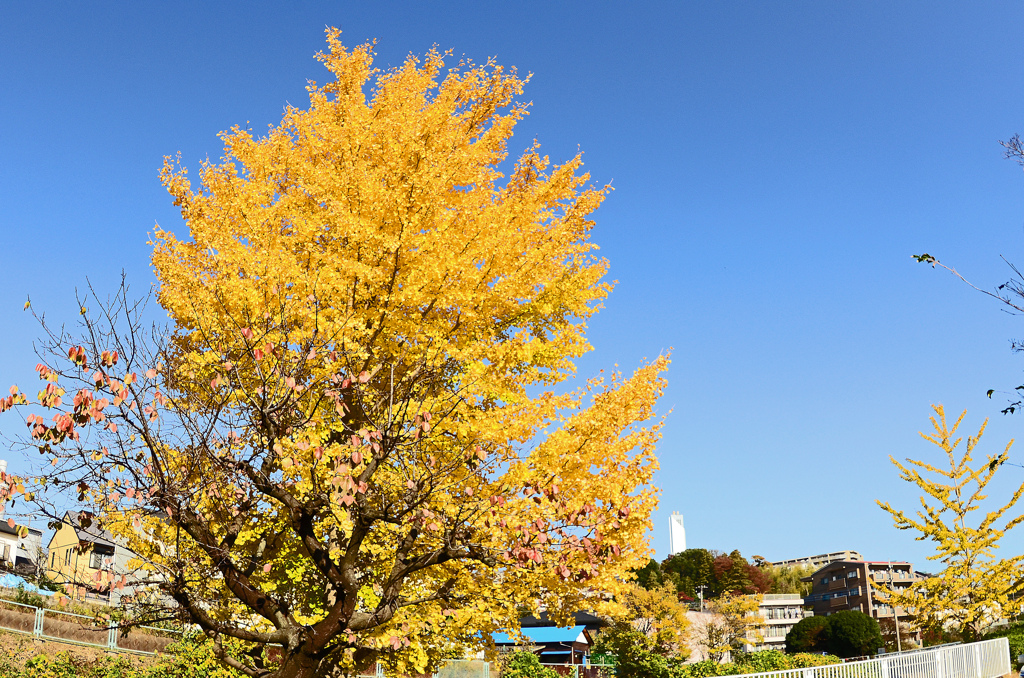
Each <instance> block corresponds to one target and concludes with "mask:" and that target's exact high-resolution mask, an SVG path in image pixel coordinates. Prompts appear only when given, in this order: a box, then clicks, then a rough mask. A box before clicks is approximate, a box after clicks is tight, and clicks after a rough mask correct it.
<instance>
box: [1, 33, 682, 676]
mask: <svg viewBox="0 0 1024 678" xmlns="http://www.w3.org/2000/svg"><path fill="white" fill-rule="evenodd" d="M327 41H328V47H329V49H328V50H327V51H325V52H324V53H321V54H319V55H318V58H319V60H320V61H321V62H322V63H323V64H324V65H325V66H326V67H327V69H328V70H329V72H330V77H331V79H330V81H329V82H328V83H326V84H324V85H322V86H321V85H318V84H316V83H311V84H310V85H309V86H308V92H309V105H308V107H305V108H294V107H289V108H287V109H286V111H285V113H284V116H283V119H282V121H281V122H280V124H278V125H276V126H273V127H271V128H270V129H269V130H268V131H267V132H266V133H265V134H264V135H262V136H257V135H254V134H253V133H252V132H251V131H250V130H248V129H242V128H238V127H236V128H233V129H232V130H230V131H227V132H224V133H222V135H221V136H222V139H223V142H224V157H223V159H222V161H221V162H219V163H209V162H208V163H206V164H204V165H203V167H202V169H201V171H200V172H199V180H200V186H199V188H197V189H193V186H192V184H191V182H190V179H189V176H188V174H187V171H186V169H185V168H184V167H182V166H180V163H179V162H178V161H176V160H173V159H168V160H167V162H166V163H165V166H164V168H163V171H162V174H161V177H162V181H163V184H164V185H165V186H166V188H167V190H168V191H169V192H170V194H171V196H173V199H174V202H175V204H176V205H177V206H179V207H180V209H181V214H182V217H183V219H184V222H185V225H186V226H187V236H185V237H181V236H178V235H176V234H174V233H173V232H172V231H171V230H168V229H164V228H157V229H156V230H155V232H154V234H153V237H152V245H153V255H152V264H153V268H154V271H155V273H156V276H157V280H158V287H157V292H156V294H157V300H158V302H159V304H160V305H161V306H162V308H163V309H165V310H166V313H167V314H168V316H169V325H168V326H167V327H166V328H160V327H157V328H154V329H147V328H146V326H145V324H144V320H143V319H144V317H145V314H144V313H143V312H142V311H141V309H140V306H139V305H138V303H137V302H135V301H134V300H133V298H132V295H131V294H130V292H129V291H128V288H127V287H126V286H124V285H122V288H121V289H120V290H119V291H118V292H117V293H116V294H115V295H114V296H113V297H111V298H109V299H104V298H102V296H101V295H95V296H94V298H92V299H91V300H89V301H88V303H84V302H83V303H82V304H81V305H82V306H83V315H82V316H81V317H82V326H83V328H84V331H83V332H81V333H78V334H70V333H66V332H64V331H63V330H52V331H51V330H47V331H48V334H47V336H46V346H45V348H44V349H43V350H42V357H43V359H42V361H41V362H40V364H39V365H38V366H37V371H38V373H39V377H40V378H41V379H42V380H43V382H44V387H43V388H42V390H40V391H39V393H38V395H37V396H36V397H35V398H31V397H30V396H29V395H28V394H27V393H26V392H25V391H24V390H21V389H17V388H14V389H12V394H11V396H10V397H8V398H5V399H4V400H2V401H0V409H11V408H14V409H16V410H20V411H22V413H23V415H24V416H26V421H27V425H28V430H29V434H30V436H31V440H30V441H29V442H30V443H31V444H32V445H33V446H34V447H36V448H38V450H39V451H40V452H41V453H42V454H43V455H44V458H45V459H48V460H49V471H48V472H46V473H45V474H39V476H38V477H36V478H34V479H28V480H31V481H32V482H28V481H26V484H27V487H24V488H22V489H23V491H24V492H28V493H31V492H36V493H37V494H38V497H37V498H36V499H37V501H39V502H40V503H41V505H42V506H44V507H47V506H48V507H50V508H49V509H48V510H50V511H51V512H52V513H53V514H54V516H55V517H56V516H58V515H59V513H60V512H59V511H57V510H56V508H57V506H59V505H60V501H61V498H67V497H68V496H69V494H70V498H71V500H72V501H77V502H78V509H76V510H79V511H81V513H80V514H79V515H80V517H82V518H83V519H84V520H87V521H89V520H91V521H94V522H95V523H97V524H98V526H100V527H103V528H104V529H108V530H110V531H111V532H112V533H114V534H115V535H116V536H117V537H118V538H120V539H122V540H124V542H125V544H126V545H127V546H128V547H129V548H130V550H131V551H132V552H133V553H134V554H136V555H137V558H136V559H135V561H134V562H133V567H135V568H138V570H139V572H145V573H148V574H147V575H145V577H144V578H143V583H145V582H148V583H149V584H150V586H149V587H148V588H149V589H151V591H149V595H143V594H144V593H146V591H145V590H142V591H140V592H139V595H137V596H136V598H135V603H134V607H133V608H132V610H133V611H134V613H135V616H134V617H133V618H132V619H130V620H129V621H134V622H139V621H145V620H152V619H153V618H154V616H160V615H168V616H176V617H177V618H180V619H182V620H184V621H187V622H189V623H191V624H195V625H197V626H198V627H199V628H200V629H201V630H202V632H203V633H205V634H206V635H207V636H208V637H209V638H210V639H212V642H213V643H214V647H215V650H216V652H217V654H218V656H219V657H220V658H221V659H222V661H224V662H225V663H227V664H229V665H230V666H232V667H234V668H236V669H238V670H240V671H242V672H244V673H245V674H247V675H250V676H253V677H255V678H262V677H264V676H280V677H282V678H284V677H298V676H319V675H328V674H335V673H339V672H342V673H344V672H350V671H352V670H355V669H357V668H361V667H364V666H366V665H367V664H369V663H370V662H372V661H375V660H376V661H382V662H384V663H385V665H386V666H387V667H388V669H389V670H393V671H409V672H423V671H426V670H428V669H429V668H430V667H432V666H436V664H437V662H438V661H439V660H441V659H443V658H445V657H452V656H461V654H462V653H463V652H465V650H466V649H467V648H476V647H480V646H482V645H486V644H487V642H488V640H489V638H490V634H491V633H492V632H495V631H498V630H509V629H512V630H514V629H515V628H516V627H517V624H518V618H519V616H520V615H521V614H522V613H523V612H524V611H533V612H537V611H538V610H539V609H541V608H544V609H546V610H547V612H548V613H549V615H551V616H552V617H553V618H555V619H556V620H562V621H567V620H568V619H569V615H570V614H571V613H572V612H573V611H575V610H578V609H581V608H590V609H599V608H600V607H601V606H602V605H607V604H609V603H607V602H605V601H608V600H612V599H613V598H614V596H615V594H616V593H618V592H619V591H621V588H622V587H623V586H624V585H625V582H626V580H627V579H628V578H629V576H628V573H629V572H630V570H631V569H632V568H636V567H638V566H639V565H640V564H642V563H644V562H646V558H647V555H648V552H649V549H648V547H647V544H646V537H645V532H646V530H647V528H648V526H649V521H650V514H651V511H652V509H653V507H654V506H655V503H656V499H657V491H656V490H655V488H654V487H653V486H652V485H651V478H652V474H653V472H654V471H655V469H656V466H657V462H656V458H655V456H654V448H655V444H656V441H657V440H658V438H659V436H660V428H661V421H660V420H659V419H658V418H657V417H656V413H655V405H656V401H657V398H658V396H659V395H660V393H661V391H662V390H663V388H664V386H665V381H664V377H663V373H664V371H665V369H666V368H667V365H668V359H667V356H664V355H662V356H660V357H658V358H657V359H655V360H654V361H653V362H650V363H645V364H644V365H642V366H641V367H639V368H638V369H637V370H636V371H635V372H634V373H633V374H632V376H628V377H627V376H622V375H620V374H619V373H613V374H610V375H607V376H598V377H595V378H592V379H590V380H588V381H586V382H585V384H584V386H582V387H581V388H576V389H565V388H563V389H561V390H558V389H557V387H558V386H559V384H563V383H564V381H565V380H566V379H567V378H569V377H571V376H572V375H573V374H574V363H575V360H576V359H578V358H579V357H580V356H581V355H583V354H584V353H585V352H586V351H587V350H588V349H589V344H588V342H587V339H586V328H587V321H588V319H589V318H590V317H591V316H592V315H593V314H594V313H595V312H596V311H597V310H598V309H599V307H600V304H601V302H602V300H603V299H604V298H605V297H606V295H607V294H608V292H609V290H610V284H609V283H608V282H605V281H603V280H602V278H603V276H604V274H605V273H606V270H607V263H606V262H605V261H604V260H603V259H601V258H599V257H598V256H597V255H596V246H595V245H594V244H592V243H591V242H590V239H589V235H590V231H591V228H592V222H591V220H590V215H591V214H592V212H593V211H594V210H595V209H596V208H597V207H598V205H599V204H600V203H601V201H602V199H603V198H604V197H605V195H606V193H607V190H608V189H607V187H605V188H595V187H593V186H592V185H591V184H590V179H589V177H588V175H587V174H585V173H583V172H582V170H581V165H582V163H581V158H580V157H579V156H577V157H574V158H571V159H569V160H568V161H567V162H564V163H563V164H560V165H556V164H552V163H551V162H550V161H549V160H548V158H547V157H545V156H542V155H541V154H540V150H539V147H538V146H537V144H536V143H534V144H533V145H532V146H530V147H529V148H528V149H527V150H526V151H525V152H524V153H523V154H521V155H520V156H519V157H518V158H516V159H515V160H514V161H512V160H510V159H509V158H508V152H507V148H506V146H507V144H508V141H509V139H510V137H511V135H512V132H513V128H514V127H515V125H516V123H517V122H518V121H519V120H521V119H522V118H523V116H525V115H526V113H527V109H526V106H525V105H523V104H521V103H517V101H516V97H518V96H520V95H521V94H522V91H523V86H524V80H523V79H521V78H519V77H518V76H517V74H516V72H515V71H514V70H510V69H505V68H503V67H501V66H500V65H498V64H496V63H494V62H493V61H488V62H487V63H485V64H483V65H474V64H472V63H468V62H459V63H457V64H452V63H447V62H446V59H448V57H447V55H446V54H443V53H440V52H437V51H431V52H428V53H427V54H426V55H424V56H423V57H420V58H417V57H412V56H410V57H409V58H408V59H407V60H406V61H405V62H404V63H403V64H402V65H400V66H398V67H396V68H394V69H391V70H387V71H383V72H380V71H377V70H375V69H374V68H373V65H372V62H373V53H372V46H371V45H363V46H361V47H358V48H356V49H351V50H350V49H347V48H345V47H344V46H343V45H342V44H341V42H340V40H339V33H338V31H336V30H333V29H332V30H329V31H328V34H327ZM87 306H88V307H89V310H87V309H86V307H87ZM44 326H45V325H44ZM19 482H20V481H19ZM48 502H49V503H48ZM140 576H142V575H140ZM131 583H132V582H128V581H126V579H125V577H124V576H118V575H117V574H116V573H115V574H114V575H108V574H107V573H104V572H100V573H98V574H97V575H96V581H94V582H91V584H90V585H91V586H93V587H94V588H101V587H108V586H116V587H124V586H125V585H126V584H131ZM145 588H146V587H143V589H145ZM125 623H129V622H125Z"/></svg>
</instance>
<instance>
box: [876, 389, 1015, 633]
mask: <svg viewBox="0 0 1024 678" xmlns="http://www.w3.org/2000/svg"><path fill="white" fill-rule="evenodd" d="M932 409H934V411H935V416H933V417H932V418H931V422H932V428H933V433H928V434H926V433H921V437H923V438H924V439H925V440H927V441H929V442H930V443H932V444H933V445H935V446H936V447H938V448H939V449H941V450H942V453H943V455H944V457H945V458H944V459H943V460H942V461H943V463H935V464H933V463H930V462H928V461H919V460H914V459H908V460H907V462H906V464H904V463H901V462H899V461H897V460H896V459H895V458H893V457H890V460H891V461H892V463H893V464H894V465H895V466H896V468H898V469H899V471H900V478H902V479H903V480H905V481H907V482H910V483H914V484H915V485H917V486H918V487H919V488H920V489H921V490H922V491H923V492H924V495H922V496H921V497H920V504H921V508H920V509H919V510H918V511H917V512H916V515H908V514H907V513H906V512H904V511H901V510H898V509H895V508H893V507H892V505H890V504H889V503H888V502H881V501H880V502H878V505H879V506H881V508H882V509H883V510H885V511H886V512H887V513H889V514H890V515H891V516H892V518H893V521H894V522H895V525H896V528H897V529H900V530H912V531H915V532H918V533H919V534H918V535H917V536H916V537H915V539H916V540H917V541H930V542H933V544H934V547H935V553H934V555H931V556H929V557H928V558H929V560H934V561H936V562H937V563H941V565H942V567H943V570H942V571H941V572H939V573H938V574H936V575H934V576H931V577H928V578H926V579H924V580H923V581H920V582H914V583H913V584H912V585H909V586H904V587H901V586H896V585H893V584H890V585H884V584H876V583H874V582H872V585H873V586H874V587H875V588H876V589H877V594H878V597H879V598H880V599H881V600H882V601H884V602H887V603H888V604H890V605H893V606H895V607H902V608H904V609H905V610H906V611H907V612H908V613H910V614H912V615H913V616H914V618H915V623H916V625H917V626H919V627H922V628H929V627H931V628H935V629H940V630H941V629H943V628H945V629H950V630H954V631H957V632H958V633H959V634H960V635H961V636H962V637H963V638H964V640H976V639H977V638H978V637H979V635H980V634H981V632H982V631H983V630H984V629H985V628H986V627H988V626H989V625H990V624H992V623H993V622H995V621H997V620H999V619H1002V618H1005V617H1012V616H1014V615H1016V614H1019V613H1020V612H1021V603H1020V599H1019V595H1018V594H1019V593H1020V591H1021V590H1022V589H1024V555H1012V556H1009V557H1006V558H1000V557H999V556H998V554H997V549H998V548H999V542H1000V540H1002V538H1003V537H1004V536H1005V535H1006V533H1007V532H1008V531H1010V530H1011V529H1013V528H1014V527H1016V526H1017V525H1019V524H1020V523H1021V521H1022V520H1024V515H1018V514H1016V513H1015V512H1014V511H1013V508H1014V506H1016V504H1017V502H1018V501H1019V500H1020V498H1021V496H1022V495H1024V483H1022V484H1021V485H1020V486H1019V487H1018V488H1017V489H1016V490H1015V491H1014V492H1013V494H1012V495H1011V496H1010V497H1009V499H1008V501H1006V503H1005V504H1003V505H1002V507H1000V508H997V509H995V510H993V511H989V512H987V513H985V514H984V517H979V518H977V519H975V518H974V517H973V516H972V515H971V514H972V513H974V512H975V511H978V510H980V509H982V504H983V502H984V501H985V500H986V499H988V494H987V493H986V488H987V487H988V485H989V483H990V482H991V481H992V479H993V477H994V476H995V474H996V472H997V471H998V470H999V468H1000V467H1001V466H1002V465H1003V464H1004V463H1006V462H1007V460H1008V459H1009V456H1010V446H1011V445H1012V444H1013V441H1010V443H1009V444H1007V445H1006V447H1005V448H1004V449H1003V450H1002V451H1001V452H999V453H997V454H990V455H987V457H986V459H985V460H984V462H982V463H980V464H974V463H972V462H973V461H974V458H973V456H974V450H975V448H976V447H977V445H978V442H979V441H980V440H981V437H982V435H983V434H984V433H985V427H986V426H987V424H988V421H987V420H986V421H985V423H983V424H982V425H981V428H980V429H979V430H978V433H977V434H976V435H974V436H968V438H967V444H966V446H965V449H964V451H963V454H959V453H958V452H957V448H958V447H959V446H960V444H961V442H963V439H962V438H960V437H957V430H958V429H959V428H960V424H961V422H962V421H963V419H964V416H965V415H966V412H963V413H961V414H960V416H959V417H958V418H957V420H956V421H955V422H954V423H953V425H952V426H949V425H948V424H947V422H946V413H945V410H944V409H943V407H942V406H941V405H934V406H933V408H932ZM999 503H1001V502H999Z"/></svg>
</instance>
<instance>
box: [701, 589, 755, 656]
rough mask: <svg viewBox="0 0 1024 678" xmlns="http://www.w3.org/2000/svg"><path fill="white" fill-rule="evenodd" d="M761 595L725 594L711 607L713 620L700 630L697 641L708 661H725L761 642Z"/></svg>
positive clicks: (712, 602)
mask: <svg viewBox="0 0 1024 678" xmlns="http://www.w3.org/2000/svg"><path fill="white" fill-rule="evenodd" d="M760 603H761V596H740V595H732V594H725V595H722V596H721V597H719V598H716V599H715V600H712V601H711V603H710V604H709V605H708V609H709V610H710V611H711V613H712V615H713V616H712V617H711V618H710V619H707V620H705V621H704V624H703V626H702V627H701V628H700V629H698V630H697V632H696V639H697V642H698V644H699V645H701V647H702V648H703V649H704V651H705V653H706V656H707V657H708V659H712V660H714V661H722V660H723V659H725V657H726V656H728V654H729V653H730V652H733V651H736V650H742V649H743V648H744V647H746V646H747V645H757V644H758V643H760V642H761V640H762V637H761V629H763V628H764V617H763V616H762V615H761V614H760V613H759V612H758V608H759V607H760Z"/></svg>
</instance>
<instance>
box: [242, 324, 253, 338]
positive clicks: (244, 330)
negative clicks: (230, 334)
mask: <svg viewBox="0 0 1024 678" xmlns="http://www.w3.org/2000/svg"><path fill="white" fill-rule="evenodd" d="M242 336H243V337H245V338H246V339H249V340H251V339H252V330H251V329H249V328H248V327H243V328H242Z"/></svg>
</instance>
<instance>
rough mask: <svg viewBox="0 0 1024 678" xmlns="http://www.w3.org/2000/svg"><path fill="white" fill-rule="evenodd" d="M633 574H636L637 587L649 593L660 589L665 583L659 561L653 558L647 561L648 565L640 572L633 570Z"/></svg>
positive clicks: (639, 570)
mask: <svg viewBox="0 0 1024 678" xmlns="http://www.w3.org/2000/svg"><path fill="white" fill-rule="evenodd" d="M633 572H634V573H636V583H637V585H638V586H641V587H643V588H645V589H647V590H648V591H650V590H651V589H656V588H659V587H660V586H661V585H662V583H663V581H664V577H663V575H662V573H661V565H659V564H658V561H657V560H655V559H654V558H651V559H650V560H649V561H647V564H646V565H644V566H643V567H641V568H640V569H638V570H633Z"/></svg>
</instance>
